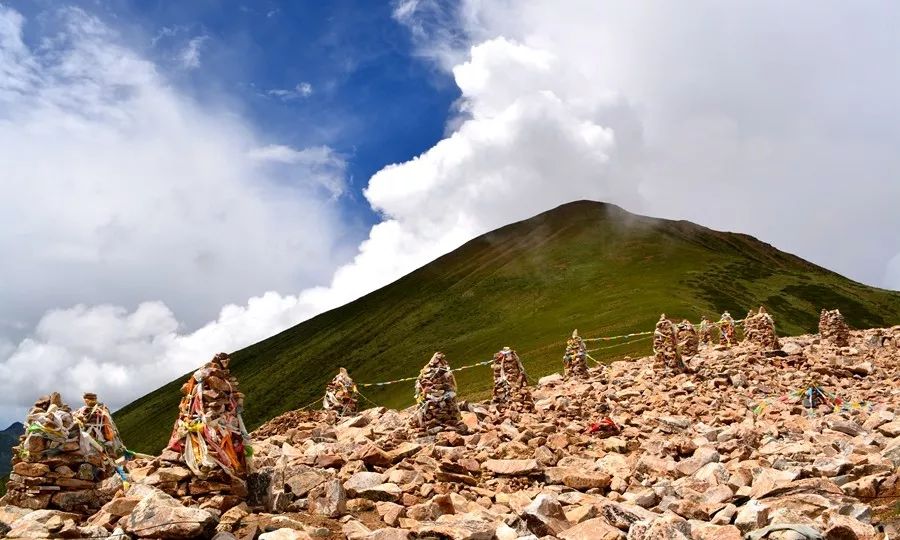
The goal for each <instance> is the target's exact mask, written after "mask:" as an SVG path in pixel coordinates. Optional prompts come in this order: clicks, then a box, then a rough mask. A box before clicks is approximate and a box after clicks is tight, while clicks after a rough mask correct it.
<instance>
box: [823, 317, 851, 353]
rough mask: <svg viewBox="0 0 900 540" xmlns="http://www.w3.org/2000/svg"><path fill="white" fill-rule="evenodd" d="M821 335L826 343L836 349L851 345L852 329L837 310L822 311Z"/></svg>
mask: <svg viewBox="0 0 900 540" xmlns="http://www.w3.org/2000/svg"><path fill="white" fill-rule="evenodd" d="M819 335H820V336H822V339H823V340H825V342H827V343H830V344H832V345H834V346H836V347H846V346H848V345H849V344H850V327H849V326H847V321H845V320H844V316H843V315H841V312H840V311H839V310H837V309H832V310H826V309H823V310H822V314H821V315H819Z"/></svg>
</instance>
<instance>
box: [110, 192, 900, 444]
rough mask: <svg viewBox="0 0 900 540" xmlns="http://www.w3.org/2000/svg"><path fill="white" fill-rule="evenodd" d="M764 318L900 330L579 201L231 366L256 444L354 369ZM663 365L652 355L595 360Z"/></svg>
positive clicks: (164, 393) (814, 286)
mask: <svg viewBox="0 0 900 540" xmlns="http://www.w3.org/2000/svg"><path fill="white" fill-rule="evenodd" d="M759 304H765V305H766V307H767V308H769V310H770V311H771V312H772V313H773V315H774V317H775V319H776V321H777V324H778V327H779V331H780V332H783V333H792V334H793V333H802V332H811V331H815V329H816V325H817V322H818V313H819V310H820V308H822V307H838V308H840V309H841V311H842V312H843V313H844V314H845V316H846V317H847V319H848V320H849V322H850V323H851V324H852V325H854V326H858V327H871V326H884V325H889V324H897V323H900V293H897V292H891V291H885V290H880V289H875V288H872V287H867V286H864V285H861V284H859V283H855V282H853V281H851V280H848V279H846V278H844V277H842V276H840V275H838V274H835V273H833V272H830V271H828V270H825V269H823V268H820V267H818V266H815V265H813V264H810V263H808V262H806V261H804V260H802V259H800V258H798V257H795V256H793V255H789V254H786V253H783V252H781V251H778V250H777V249H775V248H773V247H772V246H770V245H768V244H765V243H763V242H760V241H758V240H756V239H754V238H752V237H750V236H747V235H743V234H734V233H724V232H717V231H713V230H710V229H707V228H705V227H701V226H698V225H695V224H692V223H689V222H684V221H678V222H676V221H668V220H660V219H653V218H647V217H642V216H636V215H633V214H630V213H628V212H626V211H624V210H622V209H621V208H619V207H616V206H613V205H607V204H603V203H597V202H589V201H580V202H575V203H570V204H567V205H563V206H561V207H559V208H556V209H554V210H551V211H549V212H545V213H543V214H540V215H538V216H535V217H533V218H531V219H528V220H525V221H521V222H518V223H514V224H512V225H508V226H506V227H503V228H501V229H498V230H496V231H493V232H490V233H488V234H485V235H483V236H481V237H479V238H476V239H475V240H472V241H470V242H468V243H467V244H465V245H464V246H462V247H460V248H459V249H457V250H456V251H454V252H452V253H450V254H448V255H445V256H443V257H441V258H439V259H437V260H435V261H433V262H431V263H429V264H427V265H425V266H424V267H422V268H420V269H418V270H416V271H415V272H412V273H411V274H409V275H407V276H405V277H403V278H401V279H399V280H398V281H396V282H394V283H392V284H390V285H388V286H386V287H384V288H382V289H380V290H378V291H375V292H373V293H371V294H368V295H366V296H364V297H362V298H360V299H358V300H356V301H354V302H351V303H350V304H347V305H345V306H342V307H340V308H337V309H334V310H332V311H329V312H327V313H323V314H321V315H319V316H317V317H315V318H313V319H311V320H309V321H306V322H303V323H301V324H299V325H297V326H295V327H293V328H290V329H288V330H286V331H284V332H282V333H280V334H278V335H275V336H272V337H271V338H269V339H266V340H264V341H262V342H260V343H257V344H255V345H252V346H250V347H247V348H246V349H243V350H241V351H237V352H236V353H235V354H234V355H233V358H234V360H233V363H232V366H233V371H234V373H235V375H236V376H237V377H238V379H239V381H240V384H241V388H242V389H243V390H244V392H245V393H246V395H247V399H246V409H247V410H246V412H245V415H244V418H245V420H246V422H247V424H248V428H250V429H253V428H254V427H256V426H257V425H259V424H260V423H262V422H264V421H265V420H267V419H268V418H271V417H273V416H275V415H277V414H279V413H281V412H283V411H286V410H291V409H295V408H298V407H300V406H303V405H305V404H307V403H309V402H310V401H311V400H314V399H315V398H317V397H319V396H321V394H322V391H323V388H324V385H325V383H326V382H327V381H328V380H329V379H330V378H331V377H333V376H334V374H335V372H336V371H337V369H338V367H340V366H344V367H346V368H347V369H348V370H349V371H350V373H351V375H352V376H353V377H354V378H355V380H356V381H357V382H376V381H386V380H392V379H398V378H402V377H410V376H414V375H416V374H417V373H418V371H419V369H420V368H421V366H422V365H423V364H424V363H425V362H426V361H427V360H428V358H430V356H431V354H432V353H433V352H434V351H436V350H441V351H444V352H445V353H446V354H447V358H448V359H449V360H450V363H451V365H456V366H460V365H463V364H469V363H473V362H477V361H480V360H485V359H488V358H490V356H491V355H492V354H493V353H494V352H495V351H497V350H498V349H500V348H501V347H503V346H510V347H513V348H515V349H516V350H517V351H518V352H519V356H520V357H521V358H522V361H523V362H524V364H525V366H526V368H527V369H528V372H529V375H530V376H531V377H532V378H533V379H534V378H537V377H540V376H542V375H546V374H548V373H551V372H554V371H557V370H559V369H560V367H561V360H560V358H561V356H562V352H563V348H564V343H565V338H566V337H567V336H568V334H570V333H571V332H572V329H573V328H578V329H579V331H580V332H581V334H582V335H583V336H588V337H593V336H599V335H607V336H609V335H618V334H624V333H628V332H634V331H641V330H648V329H652V328H653V325H654V324H655V322H656V320H657V319H658V317H659V313H660V312H665V313H667V314H668V315H669V316H671V317H678V318H682V317H687V318H690V319H691V320H693V321H697V320H699V319H700V317H701V316H703V315H706V316H709V317H710V318H717V317H718V315H719V313H720V312H721V311H722V310H725V309H727V310H730V311H731V312H732V315H734V317H735V318H740V317H742V316H743V315H744V314H745V313H746V311H747V310H748V309H749V308H750V307H753V306H758V305H759ZM714 320H715V319H714ZM602 345H607V343H602ZM649 352H650V343H649V341H646V340H645V341H640V342H637V343H632V344H627V345H624V346H621V345H620V346H617V347H614V348H610V349H605V350H602V351H597V352H596V353H593V354H592V356H594V357H595V358H597V359H598V360H603V359H609V358H613V357H620V356H623V355H625V354H632V355H634V354H648V353H649ZM205 360H207V359H205V358H198V359H197V362H198V365H199V364H200V363H201V362H202V361H205ZM183 379H184V378H183V377H180V378H179V380H177V381H173V382H172V383H170V384H168V385H166V386H164V387H162V388H160V389H158V390H156V391H154V392H152V393H150V394H148V395H147V396H144V397H142V398H141V399H139V400H137V401H135V402H134V403H131V404H130V405H128V406H126V407H125V408H123V409H122V410H121V411H119V412H118V413H117V414H116V420H117V422H118V424H119V428H120V430H121V431H122V434H123V436H124V438H125V442H126V444H128V446H129V447H131V448H133V449H136V450H140V451H157V450H159V449H160V448H161V447H162V445H163V444H164V443H165V440H166V437H167V436H168V433H169V430H170V429H171V425H172V422H173V421H174V418H175V414H176V410H177V409H176V408H177V403H178V400H179V397H180V396H179V387H180V385H181V383H182V381H183ZM457 381H458V383H459V387H460V394H461V395H462V396H464V397H465V396H468V397H479V398H480V397H485V396H486V395H487V393H488V392H489V388H490V385H491V378H490V375H489V369H488V368H486V367H481V368H475V369H471V370H465V371H462V372H458V373H457ZM361 390H362V391H363V392H364V394H365V395H366V396H367V397H368V398H369V399H371V400H372V401H373V402H376V403H378V404H381V405H387V406H390V407H397V408H400V407H406V406H409V405H411V404H412V403H413V397H412V396H413V384H412V383H409V382H407V383H400V384H395V385H390V386H387V387H374V388H373V387H369V388H361Z"/></svg>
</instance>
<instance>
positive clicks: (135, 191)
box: [0, 8, 346, 420]
mask: <svg viewBox="0 0 900 540" xmlns="http://www.w3.org/2000/svg"><path fill="white" fill-rule="evenodd" d="M44 24H47V25H49V26H48V27H46V28H45V27H43V26H42V25H44ZM24 27H25V21H24V19H23V17H22V16H21V15H20V14H19V13H18V12H16V11H14V10H12V9H9V8H0V163H3V174H2V175H0V190H2V192H3V197H0V252H2V253H3V254H4V258H3V264H2V265H0V282H2V283H3V286H2V287H0V413H3V414H4V416H7V415H9V414H13V413H11V412H9V411H10V410H14V411H16V412H15V414H14V416H18V414H19V412H20V411H21V408H22V407H23V406H25V405H27V404H28V403H30V402H31V401H33V399H34V398H35V397H36V395H37V392H38V390H44V389H50V388H53V389H59V390H63V391H66V392H67V395H68V397H69V398H70V399H72V398H73V397H77V396H75V395H74V392H75V391H76V390H79V391H80V390H81V389H83V388H85V387H86V386H91V385H93V386H94V388H96V390H97V391H99V392H100V393H101V395H103V394H106V395H109V396H110V398H108V399H109V401H110V402H111V403H112V404H113V405H121V404H123V403H124V402H125V401H127V400H128V399H131V398H134V397H136V396H137V395H139V394H140V393H141V392H143V391H146V390H150V389H152V388H153V387H155V386H156V385H158V384H159V383H162V382H165V381H167V380H169V379H170V378H171V377H173V376H175V375H177V374H178V373H181V372H183V371H185V370H186V369H187V368H188V367H190V366H192V365H195V364H198V363H201V362H202V361H204V359H206V358H207V357H208V356H209V355H210V354H211V353H212V352H215V351H217V350H230V349H233V348H235V347H240V346H243V345H246V344H248V343H250V342H252V341H253V340H256V339H259V338H262V337H265V336H267V335H269V334H270V333H271V332H272V331H273V329H276V328H283V327H285V326H287V325H289V324H290V323H292V322H295V320H292V319H288V316H289V315H290V312H288V311H285V310H284V309H283V308H282V306H281V304H280V303H279V302H283V301H285V300H284V299H280V300H277V301H273V300H272V298H273V297H272V296H271V295H268V296H266V295H264V296H262V297H259V298H256V299H254V300H251V301H250V302H249V304H248V303H247V298H250V297H252V296H254V295H258V294H260V292H261V291H266V290H269V289H280V290H297V289H299V288H302V287H304V286H308V285H311V284H315V283H321V282H322V281H323V280H326V279H327V278H328V277H329V276H330V275H331V273H332V271H333V269H334V267H335V266H336V264H337V263H338V262H339V261H340V260H341V257H343V254H344V253H345V251H344V250H345V248H346V246H345V245H343V244H342V243H341V242H344V241H345V240H343V239H344V238H345V235H346V231H345V230H344V228H343V227H342V226H341V224H340V218H339V215H338V208H337V207H336V206H335V205H334V204H333V202H332V201H333V200H334V197H335V196H337V195H338V194H339V193H341V192H342V190H343V189H344V188H343V186H344V176H345V174H346V173H345V169H346V164H345V163H344V160H343V158H342V157H341V156H340V155H337V154H335V153H334V152H333V151H331V150H330V149H329V148H327V147H313V148H307V149H294V148H290V147H287V146H276V145H272V143H271V142H270V141H267V140H265V139H264V138H263V137H261V136H259V135H258V133H257V131H256V129H255V127H254V126H253V125H251V124H250V123H248V122H247V121H245V120H243V119H241V118H239V117H237V116H235V115H234V114H233V113H231V112H229V111H227V110H226V109H224V108H220V107H218V106H217V105H216V103H217V98H216V96H215V95H207V96H205V102H204V103H203V104H199V103H196V102H194V101H192V100H191V99H189V98H187V97H185V96H183V95H181V94H180V93H179V92H178V90H177V89H175V88H174V87H172V86H171V84H170V83H169V82H168V81H167V80H166V78H165V77H164V76H162V75H161V74H160V73H159V71H158V67H157V66H155V65H154V64H152V63H150V62H148V61H147V60H145V59H143V58H141V57H140V56H139V55H137V54H136V53H134V52H133V51H132V50H129V49H128V48H125V47H123V46H122V45H121V44H120V40H119V38H118V36H117V35H116V34H115V32H113V31H112V30H110V29H109V28H108V27H106V26H105V25H104V24H103V23H102V22H100V21H99V20H97V19H95V18H93V17H91V16H89V15H87V14H85V13H84V12H82V11H79V10H72V9H66V10H60V11H58V12H57V13H56V14H55V15H54V16H53V17H50V16H47V17H44V18H42V19H41V20H40V21H39V23H36V24H34V25H29V26H28V28H30V29H35V30H39V29H41V28H44V30H43V32H44V33H43V34H38V35H36V36H30V39H28V40H26V39H25V36H24V35H23V28H24ZM45 36H50V37H45ZM29 43H40V44H41V46H40V47H31V46H29V45H28V44H29ZM279 298H280V297H279ZM148 300H155V301H154V302H149V303H148V302H147V301H148ZM234 303H240V304H243V305H244V307H235V306H231V307H228V308H225V309H222V308H221V306H223V305H226V304H234ZM73 305H74V306H78V307H75V308H70V309H56V308H58V307H59V306H64V307H65V306H73ZM120 306H125V307H120ZM136 306H138V307H136ZM272 306H275V307H272ZM48 310H49V311H48ZM220 310H221V314H220V317H219V319H217V321H216V322H215V323H214V324H212V325H210V326H201V324H202V323H204V322H205V321H209V319H210V318H211V317H212V316H214V314H215V313H217V312H219V311H220ZM268 310H271V312H272V313H271V314H266V312H267V311H268ZM45 312H46V313H45ZM175 314H177V317H176V315H175ZM32 328H33V329H34V330H29V329H32ZM198 328H199V329H198ZM195 329H196V330H195ZM22 381H32V383H31V384H29V385H25V386H23V385H22V384H21V382H22ZM11 408H12V409H11ZM5 419H10V420H11V419H13V418H5Z"/></svg>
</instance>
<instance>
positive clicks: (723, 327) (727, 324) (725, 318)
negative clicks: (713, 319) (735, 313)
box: [719, 311, 737, 347]
mask: <svg viewBox="0 0 900 540" xmlns="http://www.w3.org/2000/svg"><path fill="white" fill-rule="evenodd" d="M735 344H737V338H735V335H734V318H733V317H732V316H731V314H730V313H728V312H727V311H726V312H725V313H723V314H722V318H721V319H719V345H728V346H729V347H730V346H732V345H735Z"/></svg>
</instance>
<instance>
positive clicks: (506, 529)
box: [0, 326, 900, 540]
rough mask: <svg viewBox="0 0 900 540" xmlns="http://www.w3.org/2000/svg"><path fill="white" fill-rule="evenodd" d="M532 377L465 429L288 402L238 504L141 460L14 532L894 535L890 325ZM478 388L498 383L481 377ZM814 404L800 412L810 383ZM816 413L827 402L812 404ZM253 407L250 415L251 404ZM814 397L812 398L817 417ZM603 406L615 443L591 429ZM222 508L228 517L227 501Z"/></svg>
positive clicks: (284, 539) (898, 424)
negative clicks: (89, 508) (120, 476)
mask: <svg viewBox="0 0 900 540" xmlns="http://www.w3.org/2000/svg"><path fill="white" fill-rule="evenodd" d="M687 364H688V368H689V371H688V372H686V373H672V372H668V371H667V370H666V369H665V368H664V367H663V366H661V365H654V359H653V358H652V357H647V358H640V359H636V360H631V359H625V360H623V361H619V362H614V363H613V364H611V365H610V366H603V367H598V368H593V369H591V370H590V371H589V373H588V378H586V379H569V380H563V379H562V377H561V376H559V375H553V376H550V377H545V378H543V379H542V380H541V381H540V382H539V383H538V384H537V385H536V386H535V387H534V391H533V394H534V399H535V404H536V411H535V412H534V413H517V412H510V413H509V414H508V416H501V415H499V414H497V413H496V412H494V411H492V409H491V407H489V406H488V405H487V404H484V403H463V404H462V409H463V414H462V417H463V421H464V423H465V425H466V427H467V429H466V432H465V433H458V432H455V431H447V432H442V433H440V434H438V435H437V436H428V437H422V436H417V435H416V434H415V433H413V432H411V431H409V430H408V428H407V426H408V419H409V415H410V411H393V410H388V409H384V408H375V409H369V410H366V411H363V412H361V413H360V414H358V415H356V416H353V417H349V418H344V419H338V420H334V419H329V418H328V417H326V416H324V415H323V414H322V413H318V412H303V411H295V412H292V413H288V414H286V415H283V416H282V417H279V418H276V419H273V420H272V421H271V422H270V423H268V424H266V425H265V426H263V427H261V428H260V429H259V430H257V431H256V432H255V434H254V441H253V447H254V450H255V455H254V458H253V470H254V472H253V473H252V474H251V476H250V478H249V479H248V493H247V496H246V501H244V502H241V503H240V504H238V505H237V506H232V505H233V504H234V503H235V501H234V500H232V499H230V498H228V497H214V496H213V497H209V496H208V494H207V496H206V497H204V498H203V500H204V502H203V505H202V506H203V507H200V505H197V504H196V501H197V500H198V499H197V497H198V496H200V495H201V494H199V493H185V494H184V496H182V497H181V498H180V499H176V498H173V497H171V496H169V495H166V494H164V493H163V492H162V491H161V490H160V489H158V486H159V485H161V484H162V483H165V482H180V481H183V480H184V479H185V478H186V475H187V474H189V471H187V470H186V469H182V468H180V467H177V466H171V465H167V464H166V463H165V462H163V461H161V460H159V459H158V458H157V459H156V460H150V461H143V462H142V461H137V462H132V463H131V466H130V472H131V476H132V481H133V482H134V485H132V486H131V487H130V488H129V489H128V490H127V491H125V490H120V492H119V493H118V494H117V496H116V498H114V499H113V500H112V501H111V502H109V503H107V504H106V505H105V506H104V507H103V509H102V510H101V511H100V512H98V513H96V514H94V515H93V516H90V517H87V518H86V517H84V516H79V515H77V514H67V513H64V512H60V511H55V510H39V511H34V512H32V511H29V510H26V509H21V508H17V507H12V506H5V507H0V532H3V531H6V534H7V536H8V537H9V538H63V537H64V538H78V537H92V538H98V539H107V538H109V539H115V540H125V539H128V538H131V539H134V538H192V537H198V538H204V537H212V536H213V535H217V538H219V539H222V540H224V539H230V538H238V539H255V538H260V539H262V540H289V539H307V538H323V539H325V538H351V539H369V540H393V539H414V538H417V539H424V538H441V539H443V538H451V539H472V540H476V539H485V540H489V539H494V538H496V539H498V540H506V539H509V540H512V539H516V538H522V539H524V538H532V539H537V538H558V539H561V540H576V539H577V540H580V539H585V540H586V539H600V540H604V539H610V540H612V539H630V540H651V539H653V540H656V539H698V540H699V539H703V540H707V539H709V540H712V539H723V540H727V539H739V538H743V537H746V538H754V539H755V538H770V539H780V540H789V539H801V540H802V539H804V538H808V539H815V538H827V539H830V540H838V539H840V540H843V539H854V538H858V539H887V538H896V537H897V536H900V521H898V514H897V512H898V504H900V503H898V501H900V472H898V466H900V415H897V416H895V414H896V413H898V411H900V408H898V405H900V385H898V381H900V326H898V327H893V328H889V329H873V330H864V331H854V332H852V333H851V337H850V343H849V346H846V347H836V346H831V345H828V344H825V343H823V342H821V340H820V339H819V337H818V336H815V335H807V336H799V337H789V338H781V350H779V351H768V352H767V351H761V350H757V349H755V348H753V347H751V346H750V345H746V344H741V345H738V346H735V347H731V348H727V347H724V346H716V347H711V348H706V349H702V350H701V351H700V353H699V354H698V355H697V356H695V357H693V358H691V359H689V360H688V362H687ZM485 376H486V377H489V376H490V374H489V373H487V372H486V373H485ZM809 388H818V389H821V390H822V391H823V393H824V396H822V395H820V394H817V393H814V396H815V399H814V403H812V404H811V403H809V400H808V399H807V402H806V403H804V399H803V396H804V392H805V391H806V390H807V389H809ZM816 402H818V403H816ZM250 405H251V406H252V404H250ZM809 405H813V407H810V406H809ZM606 411H609V414H610V415H611V417H612V418H613V419H614V420H615V422H616V423H617V424H618V425H619V426H620V427H621V432H619V433H617V434H610V433H604V432H603V431H602V430H601V431H595V432H591V431H592V430H591V425H592V424H593V423H596V422H599V421H600V420H601V419H602V418H603V417H604V416H605V415H606V414H607V413H606ZM229 507H230V508H229Z"/></svg>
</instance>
